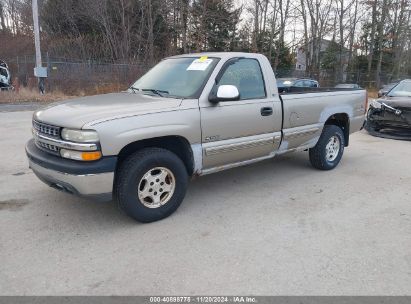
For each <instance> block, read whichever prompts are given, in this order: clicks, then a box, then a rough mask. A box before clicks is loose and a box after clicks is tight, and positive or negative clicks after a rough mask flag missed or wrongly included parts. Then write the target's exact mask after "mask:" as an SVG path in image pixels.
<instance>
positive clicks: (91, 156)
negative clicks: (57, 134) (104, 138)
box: [60, 149, 101, 161]
mask: <svg viewBox="0 0 411 304" xmlns="http://www.w3.org/2000/svg"><path fill="white" fill-rule="evenodd" d="M60 155H61V157H64V158H69V159H74V160H82V161H92V160H98V159H100V158H101V152H100V151H92V152H83V151H74V150H67V149H60Z"/></svg>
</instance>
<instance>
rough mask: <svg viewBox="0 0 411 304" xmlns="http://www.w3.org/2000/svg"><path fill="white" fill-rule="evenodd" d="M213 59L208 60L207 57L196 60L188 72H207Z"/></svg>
mask: <svg viewBox="0 0 411 304" xmlns="http://www.w3.org/2000/svg"><path fill="white" fill-rule="evenodd" d="M211 62H213V59H207V57H201V58H199V59H196V60H194V61H193V62H192V63H191V64H190V65H189V66H188V68H187V71H205V70H206V69H207V67H208V66H209V65H210V63H211Z"/></svg>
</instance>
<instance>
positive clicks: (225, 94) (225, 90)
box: [208, 85, 240, 103]
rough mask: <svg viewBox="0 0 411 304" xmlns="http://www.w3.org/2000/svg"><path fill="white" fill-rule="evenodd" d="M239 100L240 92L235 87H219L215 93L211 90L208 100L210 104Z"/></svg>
mask: <svg viewBox="0 0 411 304" xmlns="http://www.w3.org/2000/svg"><path fill="white" fill-rule="evenodd" d="M239 98H240V92H239V91H238V89H237V87H236V86H233V85H220V86H219V87H218V89H217V93H215V91H214V90H213V91H212V92H211V94H210V97H209V98H208V100H209V101H210V102H214V103H217V102H220V101H234V100H238V99H239Z"/></svg>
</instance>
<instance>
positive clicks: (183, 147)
mask: <svg viewBox="0 0 411 304" xmlns="http://www.w3.org/2000/svg"><path fill="white" fill-rule="evenodd" d="M151 147H156V148H163V149H166V150H169V151H171V152H173V153H174V154H176V155H177V156H178V157H179V158H180V159H181V160H182V161H183V163H184V165H185V167H186V170H187V173H188V175H190V176H191V175H193V174H194V171H195V170H194V168H195V158H194V154H193V150H192V149H191V145H190V143H189V141H188V140H187V139H186V138H185V137H182V136H178V135H168V136H161V137H154V138H147V139H142V140H138V141H134V142H131V143H129V144H127V145H126V146H124V147H123V148H122V149H121V150H120V152H119V154H118V162H117V167H119V166H120V165H121V163H122V162H123V161H124V160H125V159H126V158H127V156H129V155H131V154H132V153H134V152H136V151H138V150H141V149H144V148H151Z"/></svg>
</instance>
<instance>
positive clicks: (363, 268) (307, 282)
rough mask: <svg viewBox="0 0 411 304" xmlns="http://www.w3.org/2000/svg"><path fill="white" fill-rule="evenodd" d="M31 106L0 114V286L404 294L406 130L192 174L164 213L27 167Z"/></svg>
mask: <svg viewBox="0 0 411 304" xmlns="http://www.w3.org/2000/svg"><path fill="white" fill-rule="evenodd" d="M31 114H32V113H31V112H30V111H26V112H3V113H0V146H1V152H0V153H1V158H0V294H1V295H17V294H19V295H22V294H24V295H112V294H115V295H158V294H162V295H163V294H164V295H167V294H175V295H192V294H202V295H204V294H208V295H213V294H214V295H215V294H227V295H238V294H254V295H290V294H292V295H343V294H345V295H347V294H348V295H411V195H410V193H411V187H410V185H411V142H401V141H394V140H389V139H381V138H375V137H371V136H369V135H368V134H367V133H365V132H361V133H357V134H355V135H353V136H352V138H351V145H350V147H349V148H348V149H346V151H345V154H344V157H343V159H342V162H341V164H340V166H339V167H338V168H337V169H336V170H333V171H330V172H320V171H317V170H314V169H312V168H311V167H310V165H309V162H308V155H307V153H294V154H289V155H286V156H282V157H279V158H276V159H273V160H270V161H265V162H262V163H258V164H255V165H251V166H248V167H242V168H237V169H233V170H229V171H226V172H222V173H218V174H214V175H210V176H205V177H202V178H200V179H197V180H195V181H193V182H192V183H191V186H190V189H189V191H188V194H187V197H186V200H185V201H184V203H183V204H182V206H181V207H180V208H179V210H178V211H177V212H176V213H175V214H174V215H172V216H171V217H169V218H167V219H165V220H163V221H160V222H156V223H152V224H145V225H144V224H138V223H135V222H133V221H132V220H130V219H129V218H127V217H126V216H125V215H124V214H122V213H121V212H120V211H119V210H118V208H117V206H116V204H115V203H113V202H107V203H102V202H96V201H91V200H87V199H82V198H77V197H74V196H70V195H68V194H65V193H60V192H58V191H56V190H54V189H51V188H49V187H47V186H46V185H44V184H42V183H41V182H40V181H39V180H38V179H37V178H36V177H35V176H34V174H33V173H32V172H31V171H30V170H29V169H28V167H27V161H26V157H25V153H24V144H25V142H26V141H27V140H28V139H29V138H30V136H31V131H30V127H31Z"/></svg>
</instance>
